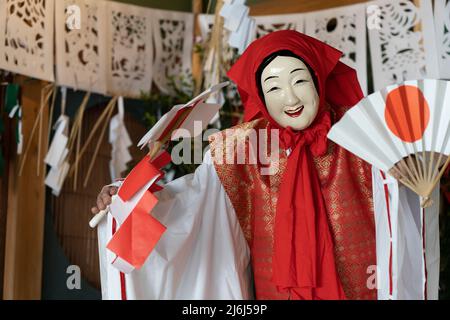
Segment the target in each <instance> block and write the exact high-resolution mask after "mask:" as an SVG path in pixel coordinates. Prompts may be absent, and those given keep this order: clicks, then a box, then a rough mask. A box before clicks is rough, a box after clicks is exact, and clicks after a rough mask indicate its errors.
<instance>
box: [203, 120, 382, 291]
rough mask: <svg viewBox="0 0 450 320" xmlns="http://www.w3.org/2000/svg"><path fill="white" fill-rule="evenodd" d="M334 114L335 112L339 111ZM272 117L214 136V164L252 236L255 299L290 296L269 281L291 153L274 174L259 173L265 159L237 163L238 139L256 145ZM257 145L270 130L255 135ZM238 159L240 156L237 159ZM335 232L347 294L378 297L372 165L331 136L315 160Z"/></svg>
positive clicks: (282, 156)
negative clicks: (373, 272)
mask: <svg viewBox="0 0 450 320" xmlns="http://www.w3.org/2000/svg"><path fill="white" fill-rule="evenodd" d="M335 116H336V115H335ZM267 125H268V122H267V120H265V119H257V120H254V121H251V122H246V123H243V124H240V125H238V126H236V127H233V128H230V129H226V130H224V131H221V132H219V133H217V134H215V135H212V136H211V137H210V146H211V155H212V158H213V161H214V166H215V169H216V171H217V174H218V176H219V179H220V180H221V183H222V185H223V186H224V188H225V190H226V192H227V195H228V197H229V198H230V200H231V203H232V204H233V207H234V210H235V212H236V215H237V217H238V220H239V222H240V225H241V227H242V230H243V232H244V235H245V237H246V239H247V241H248V244H249V247H250V251H251V258H252V267H253V274H254V281H255V293H256V298H257V299H288V298H289V297H288V295H287V294H284V293H280V292H278V291H277V289H276V287H275V285H274V284H273V283H272V282H271V277H272V253H273V235H274V221H275V212H276V204H277V199H278V189H279V186H280V183H281V178H282V176H283V173H284V171H285V169H286V162H287V155H286V153H285V152H284V151H280V152H279V154H280V156H279V160H278V161H277V163H272V165H274V168H278V170H275V172H274V174H271V175H264V174H261V172H262V171H261V169H262V167H263V165H262V164H260V163H256V164H245V163H243V164H236V162H234V163H233V162H228V163H227V161H226V160H227V159H226V158H227V157H230V156H232V157H237V156H236V154H237V151H238V150H237V148H238V147H237V144H236V141H239V140H241V141H242V139H244V140H245V141H246V143H245V144H244V145H245V152H246V153H245V154H247V155H248V154H249V152H250V149H251V148H252V147H251V145H252V143H250V142H249V141H251V139H250V135H251V134H252V132H253V133H254V132H255V130H256V132H266V128H267ZM256 136H257V137H258V139H257V141H258V145H259V143H260V142H261V139H269V138H270V137H268V136H267V133H266V135H261V136H260V135H256ZM234 159H236V158H234ZM314 161H315V165H316V168H317V172H318V175H319V178H320V182H321V187H322V194H323V196H324V200H325V204H326V207H327V214H328V220H329V223H330V230H331V233H332V235H333V239H334V244H335V253H336V264H337V270H338V273H339V277H340V279H341V282H342V285H343V287H344V291H345V294H346V296H347V298H348V299H375V298H376V289H369V288H368V287H367V279H368V277H369V276H370V274H368V273H367V270H368V268H369V266H372V265H375V264H376V256H375V254H376V251H375V224H374V215H373V204H372V185H371V184H372V180H371V171H370V166H369V165H368V164H366V163H365V162H363V161H362V160H360V159H358V158H356V157H355V156H353V155H352V154H350V153H349V152H347V151H345V150H344V149H342V148H340V147H339V146H337V145H335V144H334V143H332V142H331V141H329V144H328V151H327V153H326V154H325V155H324V156H322V157H317V158H315V159H314Z"/></svg>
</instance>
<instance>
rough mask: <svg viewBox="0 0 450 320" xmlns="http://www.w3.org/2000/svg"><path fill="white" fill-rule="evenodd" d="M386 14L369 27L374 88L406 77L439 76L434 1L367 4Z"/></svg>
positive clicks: (406, 0) (376, 12)
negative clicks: (432, 4)
mask: <svg viewBox="0 0 450 320" xmlns="http://www.w3.org/2000/svg"><path fill="white" fill-rule="evenodd" d="M366 5H367V7H368V8H369V6H371V9H374V13H373V14H375V15H379V16H380V17H383V19H378V23H377V24H375V25H371V26H370V27H369V28H368V29H369V42H370V53H371V60H372V70H373V79H374V90H380V89H382V88H384V87H386V86H388V85H390V84H394V83H400V82H402V81H404V80H413V79H421V78H425V77H426V78H438V73H439V72H438V62H437V56H436V41H435V32H434V19H433V13H432V8H431V1H421V2H420V6H416V5H415V4H414V3H413V2H412V1H408V0H398V1H388V0H377V1H372V2H369V3H367V4H366Z"/></svg>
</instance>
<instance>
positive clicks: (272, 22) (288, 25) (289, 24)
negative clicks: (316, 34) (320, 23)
mask: <svg viewBox="0 0 450 320" xmlns="http://www.w3.org/2000/svg"><path fill="white" fill-rule="evenodd" d="M254 18H255V24H256V26H255V31H254V35H253V38H254V39H259V38H261V37H262V36H265V35H266V34H268V33H270V32H273V31H278V30H297V31H299V32H303V31H304V25H303V24H304V15H303V14H301V13H299V14H278V15H273V16H255V17H254Z"/></svg>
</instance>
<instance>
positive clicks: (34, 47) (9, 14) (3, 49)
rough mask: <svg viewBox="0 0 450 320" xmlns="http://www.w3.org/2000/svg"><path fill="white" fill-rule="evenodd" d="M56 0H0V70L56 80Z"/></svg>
mask: <svg viewBox="0 0 450 320" xmlns="http://www.w3.org/2000/svg"><path fill="white" fill-rule="evenodd" d="M53 19H54V1H53V0H34V1H30V0H28V1H25V0H22V1H19V0H1V1H0V69H4V70H8V71H11V72H15V73H20V74H23V75H26V76H29V77H33V78H38V79H41V80H46V81H53V80H54V74H53V64H54V62H53V60H54V59H53V28H54V24H53V22H54V20H53Z"/></svg>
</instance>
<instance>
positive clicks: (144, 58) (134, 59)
mask: <svg viewBox="0 0 450 320" xmlns="http://www.w3.org/2000/svg"><path fill="white" fill-rule="evenodd" d="M107 8H108V9H107V11H106V15H107V23H106V28H107V33H106V37H107V56H106V57H107V86H108V88H107V89H108V93H109V94H111V95H120V96H125V97H129V98H140V97H141V93H142V92H147V93H148V91H150V88H151V82H152V75H153V46H152V19H153V17H152V11H153V10H151V9H148V8H143V7H138V6H133V5H129V4H122V3H117V2H109V1H108V4H107Z"/></svg>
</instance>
